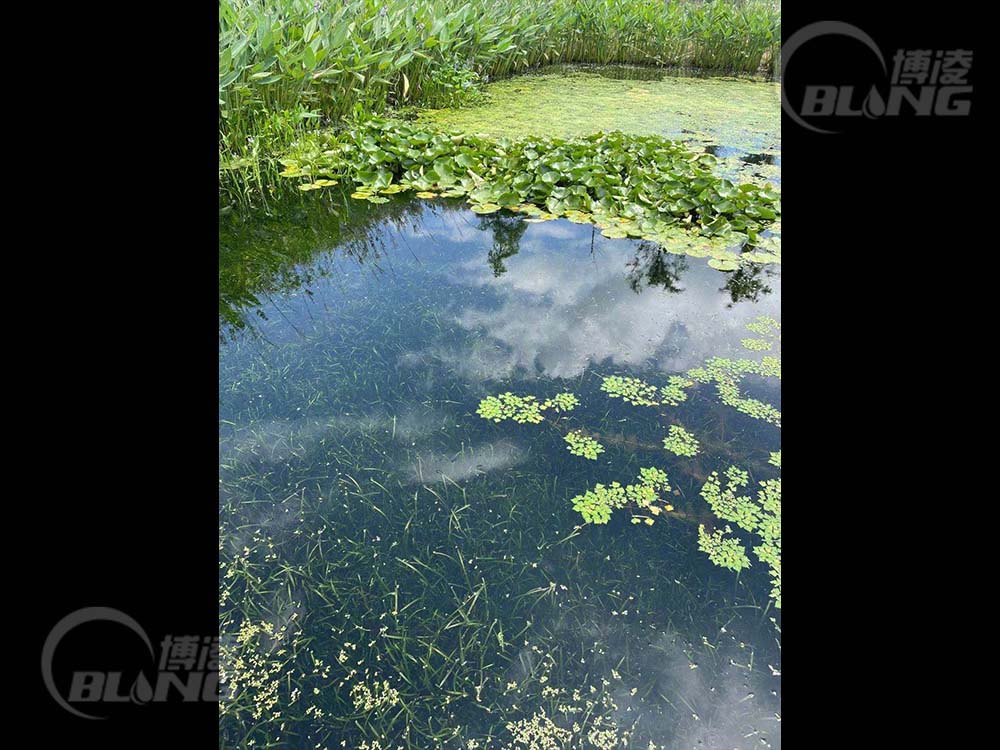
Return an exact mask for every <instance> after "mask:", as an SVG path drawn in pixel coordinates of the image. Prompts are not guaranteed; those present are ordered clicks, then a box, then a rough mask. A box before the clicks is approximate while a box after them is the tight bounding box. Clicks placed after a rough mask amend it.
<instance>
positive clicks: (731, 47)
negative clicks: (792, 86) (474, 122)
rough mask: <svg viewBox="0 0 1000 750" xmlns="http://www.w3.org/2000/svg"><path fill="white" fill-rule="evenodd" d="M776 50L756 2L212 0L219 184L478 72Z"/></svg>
mask: <svg viewBox="0 0 1000 750" xmlns="http://www.w3.org/2000/svg"><path fill="white" fill-rule="evenodd" d="M780 45H781V29H780V9H779V7H778V5H777V4H776V3H773V2H769V1H768V0H748V1H747V2H741V3H739V5H736V4H731V3H728V2H714V1H713V2H707V3H704V4H702V3H670V4H664V3H662V2H661V0H627V1H626V2H604V1H603V0H602V1H599V2H579V0H551V1H550V2H545V3H537V2H531V1H530V0H507V1H506V2H493V1H487V0H484V1H481V2H474V3H470V2H465V0H382V2H371V0H343V1H342V2H336V3H331V2H315V3H313V2H308V1H303V0H268V1H267V2H263V0H222V2H220V4H219V161H220V189H221V190H222V191H223V192H224V194H225V195H227V196H229V197H236V196H237V195H242V196H243V197H244V198H247V197H248V196H247V193H246V191H247V190H257V191H261V190H264V189H266V187H267V184H266V179H267V175H268V173H269V172H270V169H269V168H268V166H267V165H266V163H265V164H263V165H262V163H261V162H266V161H267V160H269V159H271V158H273V156H274V155H276V154H277V153H278V152H279V151H280V150H281V148H282V147H283V146H284V145H287V144H290V143H291V142H292V141H293V140H294V139H295V138H297V137H299V135H301V133H302V132H304V131H307V130H310V129H315V128H316V127H318V126H320V125H322V124H328V123H332V122H339V121H340V120H341V118H343V117H345V116H357V115H358V114H361V115H369V114H380V113H384V112H386V111H388V110H390V109H393V108H399V107H403V106H413V105H416V106H424V107H441V106H450V105H453V104H467V103H469V102H471V101H475V99H476V98H477V93H476V92H477V90H478V87H479V84H480V82H483V81H487V80H489V79H491V78H501V77H506V76H510V75H512V74H515V73H520V72H524V71H528V70H531V69H533V68H537V67H540V66H542V65H546V64H550V63H554V62H565V63H578V62H582V63H600V64H610V63H639V64H641V65H656V66H671V67H678V66H682V67H683V66H694V67H698V68H704V69H708V70H714V71H721V72H743V73H758V72H761V71H767V72H770V73H772V74H773V73H776V72H777V61H778V57H779V55H778V50H779V47H780ZM275 113H291V114H292V117H293V118H294V121H293V122H292V123H291V124H292V127H291V128H290V129H288V130H284V129H282V130H280V131H274V132H273V133H268V128H269V126H270V125H272V124H273V122H272V118H273V116H274V115H275ZM272 135H273V136H274V137H273V138H272V137H271V136H272ZM234 164H240V165H241V166H240V168H238V169H231V170H229V171H222V170H223V169H224V168H225V167H224V166H223V165H226V166H232V165H234Z"/></svg>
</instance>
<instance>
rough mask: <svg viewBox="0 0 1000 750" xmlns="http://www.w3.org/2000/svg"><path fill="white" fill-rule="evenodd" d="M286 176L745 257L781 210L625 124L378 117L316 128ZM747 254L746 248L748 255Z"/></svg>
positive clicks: (371, 195)
mask: <svg viewBox="0 0 1000 750" xmlns="http://www.w3.org/2000/svg"><path fill="white" fill-rule="evenodd" d="M281 161H282V164H284V166H285V170H284V171H283V172H282V173H281V174H282V176H285V177H290V178H296V179H300V180H305V181H306V182H305V183H304V184H315V182H316V181H317V180H321V179H323V180H337V181H353V182H354V183H355V184H356V185H357V189H356V191H355V193H354V196H355V197H357V198H359V199H363V200H369V201H374V202H381V201H383V200H384V199H385V198H384V196H385V195H389V194H393V193H397V192H401V191H404V190H416V191H421V192H435V193H436V194H440V195H442V196H445V197H455V198H458V197H461V198H465V199H466V200H467V201H468V202H469V203H470V204H471V207H472V210H473V211H475V212H477V213H481V214H489V213H495V212H497V211H499V210H501V209H506V210H509V211H512V212H520V213H522V214H525V215H526V216H528V217H529V218H528V220H529V221H537V220H546V219H551V218H556V217H560V216H564V217H566V218H569V219H570V220H573V221H578V222H583V223H591V224H594V225H595V226H597V227H598V228H600V229H601V230H602V233H603V234H604V235H605V236H606V237H612V238H614V237H641V238H644V239H648V240H650V241H654V242H658V243H660V244H661V245H663V246H666V247H672V248H674V249H675V250H676V251H678V252H687V251H688V250H690V251H691V252H697V253H699V254H704V253H709V254H711V255H712V257H713V258H725V259H730V260H747V262H752V261H753V260H754V259H755V258H757V257H758V256H757V254H756V253H752V252H751V253H745V254H744V255H741V254H740V253H738V252H734V251H733V250H732V249H731V248H733V247H739V246H745V247H747V248H749V249H752V248H753V246H754V245H755V244H756V243H757V242H758V241H760V239H761V235H762V233H763V232H764V231H765V229H766V228H767V227H768V225H769V224H771V223H772V222H774V221H775V220H776V219H777V218H778V215H779V213H780V197H779V195H778V193H777V192H776V191H774V190H773V189H772V186H771V185H770V184H767V185H764V186H760V185H756V184H752V183H742V184H738V185H737V184H735V183H733V182H731V181H729V180H727V179H725V178H723V177H720V176H719V175H717V174H716V173H715V172H714V171H713V165H714V164H715V157H713V156H711V155H710V154H706V153H702V154H699V153H696V152H692V151H690V150H689V149H688V148H687V147H686V146H685V145H683V144H681V143H679V142H676V141H671V140H668V139H665V138H659V137H656V136H629V135H625V134H623V133H620V132H613V133H598V134H595V135H589V136H584V137H580V138H571V139H562V138H524V139H520V140H510V139H506V138H496V139H494V138H489V137H487V136H479V135H463V134H460V133H455V132H450V131H446V130H439V129H436V128H433V127H431V126H420V125H416V124H413V123H407V122H403V121H399V120H384V119H369V120H365V121H363V122H359V123H355V124H353V125H351V126H350V127H348V128H345V129H343V130H341V131H336V132H326V133H316V134H311V135H309V136H307V137H305V138H303V139H301V140H300V141H299V143H298V144H297V145H296V146H295V147H294V148H293V149H292V150H291V151H290V152H289V153H288V155H287V156H286V157H285V158H283V159H282V160H281ZM744 256H745V257H744Z"/></svg>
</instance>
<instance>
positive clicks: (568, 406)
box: [476, 391, 580, 424]
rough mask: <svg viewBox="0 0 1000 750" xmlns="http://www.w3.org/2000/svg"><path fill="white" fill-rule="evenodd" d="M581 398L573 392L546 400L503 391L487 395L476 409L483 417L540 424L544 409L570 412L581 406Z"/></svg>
mask: <svg viewBox="0 0 1000 750" xmlns="http://www.w3.org/2000/svg"><path fill="white" fill-rule="evenodd" d="M579 404H580V400H579V399H578V398H577V397H576V396H574V395H573V394H572V393H558V394H556V395H555V396H553V397H552V398H550V399H546V400H545V401H538V399H536V398H535V397H534V396H518V395H516V394H514V393H510V392H509V391H508V392H507V393H501V394H500V395H499V396H487V397H486V398H484V399H483V400H482V401H480V402H479V408H478V409H476V414H478V415H479V416H480V417H482V418H483V419H491V420H493V421H494V422H503V421H504V420H505V419H512V420H514V421H515V422H517V423H518V424H524V423H528V424H538V423H539V422H541V421H542V420H544V419H545V417H544V416H543V415H542V412H543V411H546V410H547V409H552V410H553V411H556V412H568V411H572V410H573V409H575V408H576V407H577V406H579Z"/></svg>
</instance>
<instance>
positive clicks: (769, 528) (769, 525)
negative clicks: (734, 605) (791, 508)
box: [698, 451, 781, 609]
mask: <svg viewBox="0 0 1000 750" xmlns="http://www.w3.org/2000/svg"><path fill="white" fill-rule="evenodd" d="M775 455H776V456H777V464H778V465H779V466H780V463H781V454H780V451H779V452H778V453H777V454H772V463H773V462H774V461H773V458H774V456H775ZM725 476H726V479H725V486H723V482H722V480H721V479H720V478H719V474H718V472H714V471H713V472H712V473H711V474H710V475H709V477H708V480H707V481H706V482H705V485H704V487H702V490H701V496H702V497H703V498H705V501H706V502H707V503H708V504H709V506H710V507H711V508H712V512H713V513H714V514H715V515H716V516H717V517H718V518H719V519H721V520H723V521H726V522H728V523H732V524H735V525H736V526H737V527H739V528H740V529H742V530H744V531H746V532H748V533H750V534H754V535H755V536H756V537H757V539H758V540H759V542H760V543H759V544H757V545H756V546H754V547H753V551H754V554H755V555H756V556H757V559H759V560H760V561H761V562H762V563H764V564H765V565H767V566H768V569H769V572H770V575H771V585H772V588H771V598H772V599H774V602H775V605H776V606H777V607H778V608H779V609H780V608H781V478H780V477H779V478H777V479H766V480H763V481H761V482H759V485H760V489H759V490H758V491H757V496H756V498H752V497H750V496H749V495H741V494H739V493H740V491H741V490H742V489H743V488H744V487H746V486H747V485H748V484H749V483H750V477H749V475H748V474H747V472H745V471H743V470H742V469H740V468H738V467H735V466H730V467H729V468H728V469H726V472H725ZM732 533H733V529H732V527H731V526H729V525H728V524H727V525H726V526H725V527H724V528H723V529H716V530H715V531H713V532H712V533H711V534H709V533H708V532H707V531H706V530H705V526H704V524H701V525H699V527H698V547H699V548H700V549H701V550H702V551H703V552H706V553H707V554H708V556H709V559H711V561H712V562H713V563H715V564H716V565H719V566H720V567H723V568H728V569H729V570H734V571H736V572H739V571H741V570H743V569H744V568H748V567H750V558H749V557H748V556H747V553H746V549H745V547H744V545H743V543H742V542H741V541H740V540H739V539H737V538H736V537H734V536H731V534H732Z"/></svg>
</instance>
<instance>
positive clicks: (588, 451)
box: [563, 430, 604, 461]
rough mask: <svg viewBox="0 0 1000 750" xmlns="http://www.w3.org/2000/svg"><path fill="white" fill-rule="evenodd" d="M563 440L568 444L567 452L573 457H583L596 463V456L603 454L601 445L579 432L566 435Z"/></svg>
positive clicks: (575, 431)
mask: <svg viewBox="0 0 1000 750" xmlns="http://www.w3.org/2000/svg"><path fill="white" fill-rule="evenodd" d="M563 440H565V441H566V442H567V443H568V444H569V452H570V453H572V454H573V455H574V456H583V457H584V458H589V459H591V460H592V461H596V460H597V456H598V454H599V453H604V446H603V445H601V444H600V443H599V442H597V441H596V440H594V439H593V438H592V437H589V436H588V435H585V434H584V433H583V432H581V431H580V430H574V431H573V432H568V433H566V435H565V436H564V437H563Z"/></svg>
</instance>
